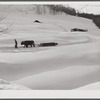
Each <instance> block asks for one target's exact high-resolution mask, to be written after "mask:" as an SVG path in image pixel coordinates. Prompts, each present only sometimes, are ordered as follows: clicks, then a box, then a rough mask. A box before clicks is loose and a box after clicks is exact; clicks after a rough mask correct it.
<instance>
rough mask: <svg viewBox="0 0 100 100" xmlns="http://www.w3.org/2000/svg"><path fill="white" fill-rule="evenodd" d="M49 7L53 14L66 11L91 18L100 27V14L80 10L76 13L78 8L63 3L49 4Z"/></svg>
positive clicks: (66, 12)
mask: <svg viewBox="0 0 100 100" xmlns="http://www.w3.org/2000/svg"><path fill="white" fill-rule="evenodd" d="M48 7H49V8H50V10H51V12H52V13H53V14H57V13H62V12H64V13H65V14H69V15H73V16H79V17H84V18H88V19H91V20H92V21H93V22H94V23H95V24H96V26H97V27H99V28H100V15H94V14H88V13H80V12H77V13H76V10H75V9H74V8H71V7H65V6H63V5H48Z"/></svg>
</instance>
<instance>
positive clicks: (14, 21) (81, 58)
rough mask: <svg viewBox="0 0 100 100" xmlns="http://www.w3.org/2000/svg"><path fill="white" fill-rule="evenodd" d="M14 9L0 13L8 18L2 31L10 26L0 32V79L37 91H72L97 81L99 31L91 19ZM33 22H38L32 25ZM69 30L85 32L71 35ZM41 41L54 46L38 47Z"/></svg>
mask: <svg viewBox="0 0 100 100" xmlns="http://www.w3.org/2000/svg"><path fill="white" fill-rule="evenodd" d="M18 7H19V6H15V7H14V6H10V7H9V9H7V11H5V10H4V12H5V13H4V14H5V15H6V14H8V15H7V17H6V19H5V20H3V21H1V23H0V26H2V27H3V28H4V27H8V26H9V25H11V27H10V29H9V30H7V31H5V32H1V33H0V79H4V80H7V81H11V83H12V82H13V83H14V84H21V85H23V86H25V87H28V88H30V89H38V90H41V89H45V90H47V89H52V90H54V89H57V90H58V89H60V90H62V89H63V90H69V89H76V88H79V87H81V86H84V85H87V84H91V83H94V82H98V81H99V80H100V78H99V76H100V74H99V73H100V30H99V29H98V28H97V27H96V26H95V25H94V24H93V22H92V21H91V20H89V19H86V18H81V17H76V16H70V15H65V14H63V15H50V14H46V15H36V14H33V13H32V12H30V11H28V13H26V12H20V11H18V10H16V9H17V8H18ZM20 7H22V8H23V9H25V10H26V8H27V7H25V6H22V5H20ZM11 8H13V9H11ZM0 10H2V9H0ZM36 19H37V20H39V21H41V22H42V23H34V20H36ZM72 28H82V29H88V31H87V32H71V31H70V29H72ZM14 39H17V41H18V47H19V48H18V49H15V48H14ZM23 40H34V41H35V44H36V47H35V48H30V47H29V48H23V46H21V44H20V43H21V41H23ZM42 42H57V43H58V45H57V46H55V47H39V46H38V44H39V43H42Z"/></svg>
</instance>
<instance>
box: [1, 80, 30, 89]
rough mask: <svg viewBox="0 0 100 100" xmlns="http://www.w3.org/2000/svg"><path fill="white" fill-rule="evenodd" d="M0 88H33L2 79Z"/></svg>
mask: <svg viewBox="0 0 100 100" xmlns="http://www.w3.org/2000/svg"><path fill="white" fill-rule="evenodd" d="M0 90H31V89H29V88H27V87H24V86H21V85H17V84H13V83H10V82H7V81H5V80H2V79H0Z"/></svg>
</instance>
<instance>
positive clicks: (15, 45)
mask: <svg viewBox="0 0 100 100" xmlns="http://www.w3.org/2000/svg"><path fill="white" fill-rule="evenodd" d="M14 41H15V48H18V46H17V45H18V43H17V40H16V39H15V40H14Z"/></svg>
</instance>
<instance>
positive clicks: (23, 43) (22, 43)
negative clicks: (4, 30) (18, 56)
mask: <svg viewBox="0 0 100 100" xmlns="http://www.w3.org/2000/svg"><path fill="white" fill-rule="evenodd" d="M21 45H24V47H26V48H28V46H31V47H32V46H33V47H35V42H34V41H33V40H26V41H22V42H21Z"/></svg>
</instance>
